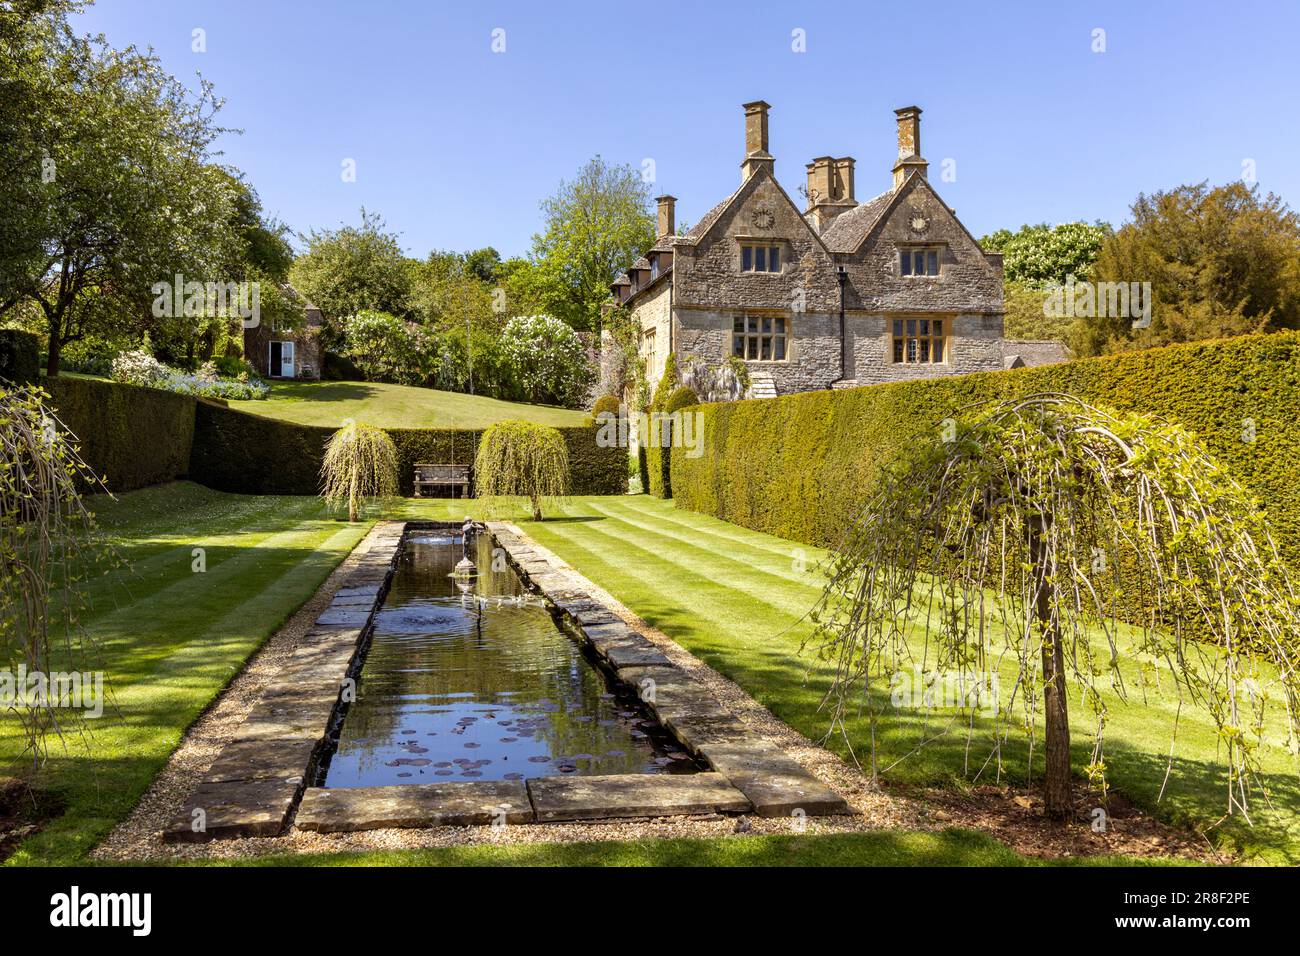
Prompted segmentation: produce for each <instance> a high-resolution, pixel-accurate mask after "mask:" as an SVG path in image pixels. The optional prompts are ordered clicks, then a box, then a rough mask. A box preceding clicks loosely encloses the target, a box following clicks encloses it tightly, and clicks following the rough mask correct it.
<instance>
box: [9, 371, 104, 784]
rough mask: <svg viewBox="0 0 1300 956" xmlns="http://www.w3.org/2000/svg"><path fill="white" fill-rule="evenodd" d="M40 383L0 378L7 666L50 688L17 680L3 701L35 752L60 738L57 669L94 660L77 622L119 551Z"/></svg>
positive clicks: (94, 484)
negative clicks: (88, 587)
mask: <svg viewBox="0 0 1300 956" xmlns="http://www.w3.org/2000/svg"><path fill="white" fill-rule="evenodd" d="M48 398H49V396H48V395H47V394H46V393H45V392H43V391H41V390H39V389H37V388H34V387H23V388H7V387H5V385H4V384H3V382H0V655H3V657H2V659H0V668H3V669H5V670H7V671H8V673H9V674H10V675H13V674H14V673H16V672H18V671H19V669H20V667H22V668H25V669H26V674H27V675H28V677H29V678H30V677H36V676H41V675H43V676H44V677H45V678H46V681H47V682H46V683H45V685H44V687H45V689H44V691H43V692H42V691H41V690H40V689H39V686H40V685H37V688H36V689H33V688H32V687H31V686H30V685H28V684H26V683H25V682H23V681H14V682H13V686H12V688H10V689H12V690H13V691H14V692H15V693H14V694H12V695H9V694H6V698H7V699H5V700H4V701H3V702H2V703H0V708H3V709H7V710H9V711H10V712H11V713H14V714H16V715H17V717H18V719H19V721H20V722H21V724H22V727H23V730H24V733H25V735H26V739H27V744H28V748H29V750H30V751H31V752H32V754H33V756H34V758H35V759H38V760H39V759H40V758H42V757H43V756H44V754H45V752H46V746H45V745H46V741H47V740H48V738H49V735H50V733H51V732H53V733H54V734H55V735H57V736H62V734H63V731H64V724H63V723H62V721H61V719H60V712H61V708H62V706H63V704H64V703H66V702H65V701H63V700H61V698H60V696H59V692H58V690H57V688H55V687H54V686H53V684H52V683H51V682H49V678H50V675H52V674H53V673H54V672H55V668H56V666H58V667H77V668H79V669H89V668H87V667H86V664H87V659H88V656H89V652H90V650H91V642H90V639H89V637H88V636H87V635H86V633H85V631H84V630H83V628H82V627H81V626H80V623H79V614H80V612H81V611H82V610H83V609H84V607H85V602H86V599H85V592H84V590H83V584H84V582H85V580H86V579H87V578H88V577H90V576H91V575H92V574H94V573H96V572H103V571H106V570H107V569H108V568H110V567H111V566H112V565H113V564H114V563H115V561H116V555H115V553H114V552H113V551H112V549H111V548H110V547H109V546H108V545H107V544H106V543H105V542H104V540H103V539H102V537H101V536H100V535H99V534H98V533H97V531H96V528H95V520H94V515H93V514H92V513H91V512H90V510H89V509H88V508H87V507H86V505H85V503H84V502H83V500H82V497H81V492H82V491H83V490H88V489H89V490H106V489H104V486H103V485H102V484H101V483H100V481H99V479H98V478H97V477H96V476H95V473H94V472H93V471H92V470H91V468H90V467H89V466H88V465H87V464H86V463H85V462H84V461H83V460H82V459H81V457H80V456H79V455H78V453H77V449H76V447H75V445H74V444H73V441H74V440H75V439H74V438H73V436H71V435H70V434H69V433H68V432H67V430H66V429H64V428H63V426H62V424H61V423H60V422H59V420H58V419H57V418H56V417H55V415H54V413H53V412H52V411H51V410H50V409H49V408H48V407H47V405H46V401H47V400H48Z"/></svg>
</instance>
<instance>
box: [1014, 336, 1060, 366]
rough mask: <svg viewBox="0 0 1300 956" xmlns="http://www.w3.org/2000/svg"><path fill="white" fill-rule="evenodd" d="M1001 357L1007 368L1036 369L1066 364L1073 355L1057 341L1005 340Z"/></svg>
mask: <svg viewBox="0 0 1300 956" xmlns="http://www.w3.org/2000/svg"><path fill="white" fill-rule="evenodd" d="M1002 356H1003V364H1004V365H1005V366H1006V367H1007V368H1037V367H1038V366H1040V365H1059V364H1060V363H1062V362H1068V361H1070V360H1071V359H1073V358H1074V353H1073V352H1071V351H1070V348H1069V346H1067V345H1066V344H1065V343H1064V342H1061V341H1059V340H1058V339H1005V340H1004V341H1003V343H1002Z"/></svg>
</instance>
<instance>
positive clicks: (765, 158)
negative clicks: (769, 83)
mask: <svg viewBox="0 0 1300 956" xmlns="http://www.w3.org/2000/svg"><path fill="white" fill-rule="evenodd" d="M742 108H743V109H744V111H745V159H744V162H742V163H741V164H740V181H741V182H742V183H743V182H744V181H745V180H746V179H748V178H749V177H750V176H752V175H753V174H754V173H755V172H756V171H757V170H758V169H759V167H761V166H763V165H765V164H766V165H767V167H768V169H769V170H770V169H771V167H772V154H771V153H769V152H768V151H767V111H768V110H770V109H771V108H772V107H771V106H770V105H768V104H767V103H764V102H763V101H762V100H755V101H754V102H752V103H745V104H744V105H743V107H742Z"/></svg>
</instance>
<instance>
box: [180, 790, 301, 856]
mask: <svg viewBox="0 0 1300 956" xmlns="http://www.w3.org/2000/svg"><path fill="white" fill-rule="evenodd" d="M298 788H299V784H297V783H293V782H290V781H283V780H257V781H251V782H244V781H234V782H208V781H204V782H203V783H202V784H200V785H199V788H198V789H197V790H195V791H194V793H193V794H191V795H190V798H189V799H188V800H186V801H185V805H184V806H183V807H182V808H181V811H180V813H178V814H177V815H176V816H175V818H173V820H172V822H171V824H169V825H168V827H167V829H166V830H164V831H163V839H164V840H165V841H167V842H169V843H206V842H208V841H209V840H231V839H238V838H240V837H254V836H260V837H270V836H278V835H279V833H280V831H281V830H283V829H284V824H285V820H286V819H287V818H288V816H289V811H290V810H291V809H292V808H293V803H294V800H295V798H296V797H297V795H298ZM195 810H201V811H203V818H202V820H203V828H202V829H199V830H196V829H195V814H194V811H195Z"/></svg>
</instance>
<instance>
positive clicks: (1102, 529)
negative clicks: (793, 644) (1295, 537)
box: [809, 394, 1300, 819]
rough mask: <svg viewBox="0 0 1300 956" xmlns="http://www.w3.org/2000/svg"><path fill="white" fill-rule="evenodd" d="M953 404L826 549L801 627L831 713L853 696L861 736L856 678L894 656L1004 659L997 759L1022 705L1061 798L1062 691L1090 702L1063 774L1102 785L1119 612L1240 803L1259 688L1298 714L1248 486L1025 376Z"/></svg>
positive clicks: (1048, 797) (974, 673) (1285, 615)
mask: <svg viewBox="0 0 1300 956" xmlns="http://www.w3.org/2000/svg"><path fill="white" fill-rule="evenodd" d="M960 419H961V420H960V421H957V422H952V423H950V427H949V428H948V429H947V430H946V432H947V433H946V434H944V433H943V432H941V431H940V432H936V438H935V439H934V440H933V441H929V442H923V443H921V444H919V445H917V446H915V447H913V448H912V449H911V450H910V451H909V452H908V453H906V454H905V455H904V456H902V457H900V459H899V460H898V461H897V462H895V463H894V465H893V466H892V467H890V468H887V469H886V470H885V473H884V474H883V475H882V478H881V481H880V483H879V485H878V486H877V490H876V492H875V493H874V495H873V497H872V498H871V499H870V501H869V502H868V503H867V504H866V506H865V507H864V509H863V510H862V512H861V513H860V514H859V516H858V517H857V519H856V520H855V521H854V522H853V524H852V526H851V527H850V529H849V530H848V532H847V533H846V535H845V538H844V540H843V542H842V543H841V545H840V546H839V547H838V548H837V549H836V551H835V552H834V554H833V556H832V558H831V561H830V564H829V566H828V568H827V575H828V581H827V584H826V588H825V591H824V593H823V595H822V598H821V599H820V601H819V603H818V605H817V607H816V609H815V610H814V611H813V614H812V617H813V620H814V622H815V623H816V628H815V630H814V633H813V634H812V636H811V637H810V638H809V642H810V643H811V644H813V645H815V646H816V648H817V651H818V654H819V655H820V657H821V658H822V659H824V660H827V661H831V662H833V663H834V666H835V671H836V673H835V678H834V681H833V683H832V686H831V688H830V690H829V691H828V694H827V696H826V700H825V701H824V706H825V707H828V708H829V710H830V712H831V727H832V732H833V731H834V728H836V727H842V726H843V725H844V720H845V718H846V716H847V715H848V714H849V713H850V711H851V710H856V709H865V710H866V711H867V712H868V714H869V716H870V719H871V722H872V736H873V739H874V736H875V723H876V721H877V720H878V719H879V718H880V716H881V710H882V705H881V704H880V703H879V701H880V700H881V699H882V695H881V694H880V693H877V692H878V691H880V690H881V685H882V684H883V683H884V682H887V681H889V680H891V679H892V678H893V677H894V676H896V675H897V674H898V673H899V672H901V671H904V670H906V669H908V668H914V667H918V666H921V667H924V668H925V669H927V670H933V671H946V672H956V673H959V674H962V675H967V677H968V678H969V680H970V681H971V682H972V683H974V682H977V681H978V680H980V676H979V675H988V674H997V673H998V671H999V670H1000V669H1002V668H1003V667H1004V666H1005V667H1006V668H1007V669H1009V670H1011V671H1013V672H1014V674H1015V679H1014V682H1013V686H1012V687H1011V689H1010V692H1009V693H1008V694H1005V695H999V700H998V701H997V706H996V712H995V714H994V715H993V716H994V721H993V723H994V727H993V732H994V741H995V743H994V749H995V752H996V753H997V754H998V760H999V763H1000V750H999V749H998V748H999V747H1000V743H1001V741H1003V740H1004V739H1005V738H1006V735H1007V734H1008V733H1009V732H1011V731H1012V730H1019V731H1020V732H1022V733H1024V734H1026V735H1027V736H1028V737H1029V741H1030V747H1031V756H1032V749H1033V747H1034V745H1035V740H1034V737H1035V734H1036V733H1037V730H1036V728H1037V726H1038V723H1039V718H1040V717H1041V718H1042V723H1043V725H1044V727H1045V734H1044V741H1043V744H1044V747H1045V750H1046V757H1047V766H1046V776H1045V779H1044V781H1043V787H1044V796H1045V803H1046V805H1047V810H1048V812H1049V814H1051V815H1054V816H1063V815H1065V813H1067V812H1068V802H1069V788H1070V763H1069V760H1070V757H1069V724H1068V719H1069V718H1068V700H1069V698H1070V697H1071V696H1074V697H1076V698H1077V699H1078V700H1080V701H1081V702H1082V703H1083V704H1084V706H1086V707H1087V708H1088V709H1089V711H1090V712H1091V713H1092V714H1093V716H1094V718H1095V730H1094V733H1093V741H1092V757H1091V761H1090V763H1089V765H1088V766H1087V767H1086V768H1085V772H1086V774H1087V776H1088V777H1089V778H1090V779H1091V780H1092V781H1093V782H1094V783H1100V785H1101V786H1102V788H1103V789H1104V788H1105V786H1106V778H1105V770H1106V765H1105V760H1104V730H1105V726H1106V718H1107V705H1106V702H1105V700H1104V698H1103V696H1102V691H1103V690H1104V689H1108V690H1109V691H1111V692H1112V693H1113V694H1114V695H1115V696H1116V697H1117V698H1118V699H1119V700H1120V701H1121V702H1123V701H1126V700H1127V695H1128V688H1127V687H1126V684H1125V680H1124V676H1123V673H1122V672H1121V669H1120V661H1121V654H1122V653H1123V652H1122V650H1121V645H1120V641H1119V637H1118V629H1119V627H1120V625H1121V623H1123V624H1127V625H1130V626H1133V627H1134V628H1135V630H1136V632H1137V635H1138V640H1137V645H1136V651H1137V656H1138V658H1139V663H1141V664H1142V665H1143V668H1144V669H1145V668H1146V666H1147V665H1148V664H1150V665H1154V666H1153V667H1152V668H1151V669H1154V670H1155V671H1157V672H1158V670H1159V668H1160V666H1161V665H1163V666H1164V667H1167V668H1168V671H1169V672H1170V673H1171V674H1172V676H1173V680H1174V683H1175V685H1176V689H1177V693H1178V699H1179V706H1180V709H1181V707H1182V704H1183V702H1184V701H1186V702H1188V703H1190V704H1191V705H1194V706H1196V707H1198V708H1199V709H1201V710H1203V711H1205V712H1206V713H1208V714H1209V715H1210V717H1211V718H1212V719H1213V721H1214V723H1215V725H1216V726H1217V728H1218V730H1219V734H1220V738H1221V740H1222V745H1223V754H1224V760H1225V763H1226V781H1225V782H1226V789H1227V801H1228V812H1229V813H1233V812H1240V813H1242V814H1246V815H1247V819H1249V817H1248V797H1249V795H1250V793H1251V791H1252V790H1253V789H1255V788H1256V785H1258V783H1259V781H1258V764H1257V759H1256V753H1257V749H1258V747H1259V746H1260V744H1261V743H1262V739H1263V732H1264V725H1265V706H1266V703H1268V702H1270V701H1280V704H1281V706H1282V707H1283V708H1284V709H1285V714H1286V720H1287V728H1288V732H1289V733H1290V735H1291V736H1292V741H1293V742H1294V740H1295V738H1296V736H1297V731H1298V730H1300V726H1298V725H1297V708H1296V703H1297V690H1298V689H1300V675H1298V674H1297V656H1296V655H1297V646H1296V645H1297V641H1298V640H1300V602H1298V601H1297V595H1296V592H1295V590H1294V588H1293V586H1292V583H1291V581H1290V578H1289V576H1288V573H1287V569H1286V568H1285V566H1284V565H1283V563H1282V561H1281V559H1280V558H1279V556H1278V552H1277V549H1276V547H1275V546H1274V543H1273V540H1272V538H1271V537H1270V534H1269V531H1268V528H1267V525H1266V524H1265V520H1264V517H1263V515H1262V513H1261V511H1260V508H1259V506H1258V504H1257V503H1256V502H1255V501H1254V500H1253V499H1252V498H1251V497H1250V496H1249V495H1248V494H1247V493H1246V491H1245V490H1244V489H1243V488H1242V487H1241V486H1240V485H1238V484H1237V482H1236V481H1234V480H1233V479H1232V478H1231V477H1230V476H1229V475H1228V474H1227V473H1226V472H1225V471H1224V469H1223V468H1222V467H1221V466H1220V465H1219V464H1218V463H1217V462H1215V461H1214V460H1213V459H1212V458H1211V457H1210V455H1209V454H1208V453H1207V452H1206V450H1205V449H1204V447H1203V446H1202V445H1201V444H1200V443H1199V442H1198V441H1197V440H1196V439H1194V438H1193V437H1192V436H1190V435H1189V434H1188V433H1187V432H1185V431H1183V430H1182V429H1181V428H1179V427H1176V426H1173V425H1169V424H1167V423H1163V422H1158V421H1156V420H1154V419H1151V418H1148V417H1145V416H1141V415H1136V414H1123V415H1121V414H1117V413H1113V412H1108V411H1104V410H1102V409H1098V408H1094V407H1092V406H1090V405H1087V404H1085V403H1084V402H1082V401H1080V400H1078V399H1077V398H1074V397H1072V396H1069V395H1061V394H1039V395H1032V396H1029V397H1026V398H1024V399H1021V400H1017V401H1009V402H1004V403H1000V404H993V405H989V404H985V405H980V406H973V407H972V408H970V409H966V410H963V413H962V414H961V416H960ZM952 426H955V427H952ZM945 438H946V439H948V440H946V441H945V440H944V439H945ZM883 696H884V697H887V696H888V695H887V694H885V695H883ZM967 712H968V717H969V722H970V725H971V726H973V722H974V718H975V713H974V707H973V706H970V707H968V708H967ZM873 765H874V754H873ZM1031 766H1032V759H1031Z"/></svg>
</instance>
